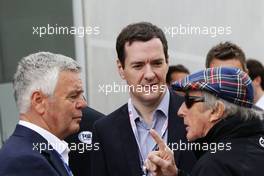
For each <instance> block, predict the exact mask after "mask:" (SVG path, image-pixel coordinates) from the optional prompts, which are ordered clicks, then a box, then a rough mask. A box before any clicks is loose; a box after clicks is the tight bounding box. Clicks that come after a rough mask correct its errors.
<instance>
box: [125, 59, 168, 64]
mask: <svg viewBox="0 0 264 176" xmlns="http://www.w3.org/2000/svg"><path fill="white" fill-rule="evenodd" d="M160 61H164V59H163V58H158V59H154V60H152V61H150V63H153V62H160ZM144 63H145V61H135V62H131V63H130V65H136V64H144Z"/></svg>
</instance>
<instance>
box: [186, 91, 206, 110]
mask: <svg viewBox="0 0 264 176" xmlns="http://www.w3.org/2000/svg"><path fill="white" fill-rule="evenodd" d="M184 102H185V104H186V107H187V108H188V109H190V108H191V107H192V106H193V105H194V103H198V102H204V97H197V96H190V95H189V94H188V93H186V94H185V96H184Z"/></svg>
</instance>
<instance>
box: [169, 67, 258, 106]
mask: <svg viewBox="0 0 264 176" xmlns="http://www.w3.org/2000/svg"><path fill="white" fill-rule="evenodd" d="M172 88H173V89H174V90H177V91H195V90H200V91H206V92H209V93H211V94H213V95H215V96H217V97H220V98H222V99H224V100H226V101H228V102H231V103H234V104H237V105H239V106H243V107H248V108H251V107H252V106H253V86H252V81H251V79H250V78H249V76H248V75H247V73H245V72H243V71H242V70H240V69H238V68H231V67H215V68H208V69H206V70H202V71H199V72H196V73H193V74H191V75H188V76H186V77H185V78H184V79H183V80H181V81H178V82H177V81H176V82H174V83H173V84H172Z"/></svg>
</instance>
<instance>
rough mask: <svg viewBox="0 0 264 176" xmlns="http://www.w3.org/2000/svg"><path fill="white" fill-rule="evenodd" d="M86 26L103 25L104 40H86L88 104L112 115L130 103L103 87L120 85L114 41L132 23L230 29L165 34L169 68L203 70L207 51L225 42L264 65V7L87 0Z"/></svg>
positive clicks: (208, 1) (204, 1) (236, 2)
mask: <svg viewBox="0 0 264 176" xmlns="http://www.w3.org/2000/svg"><path fill="white" fill-rule="evenodd" d="M83 4H84V23H85V25H86V26H98V27H99V28H100V34H99V35H89V36H87V37H86V49H87V57H88V61H87V68H88V72H87V74H88V75H87V79H88V83H87V85H88V96H89V98H88V100H89V105H90V106H91V107H93V108H95V109H97V110H99V111H101V112H104V113H110V112H111V111H113V110H114V109H116V108H117V107H119V106H120V105H122V104H124V103H125V102H126V100H127V95H126V94H117V93H115V94H111V95H109V96H106V95H104V94H102V93H99V92H98V84H106V83H112V82H114V81H115V82H118V81H121V80H120V78H119V75H118V74H117V70H116V66H115V59H116V53H115V39H116V37H117V35H118V33H119V32H120V30H121V29H122V28H123V27H124V26H126V25H127V24H129V23H132V22H138V21H149V22H152V23H154V24H156V25H158V26H159V27H161V28H163V29H164V31H165V28H168V27H169V26H179V25H180V24H181V25H184V26H187V25H190V26H198V27H201V28H202V27H203V26H205V27H210V26H216V27H221V26H222V27H228V26H230V28H231V34H229V35H227V34H226V35H218V36H216V37H212V36H210V35H203V34H201V35H199V34H196V35H195V34H194V35H176V36H173V37H172V36H171V35H169V33H168V32H166V35H167V39H168V42H169V50H170V52H169V53H170V56H171V57H170V64H179V63H181V64H184V65H185V66H187V67H188V68H189V69H190V70H191V71H195V70H199V69H202V68H203V67H204V62H205V56H206V53H207V51H208V50H209V49H210V48H211V47H212V46H213V45H215V44H217V43H218V42H220V41H225V40H229V41H232V42H235V43H237V44H238V45H239V46H241V47H242V49H243V50H244V51H245V53H246V55H247V56H249V57H254V58H257V59H259V60H261V61H262V63H264V50H263V49H262V47H263V46H264V41H263V38H264V33H263V32H264V2H263V1H261V0H255V1H240V0H233V1H230V0H222V1H216V0H214V1H212V0H201V1H190V0H185V1H182V0H133V1H128V0H112V1H104V0H83Z"/></svg>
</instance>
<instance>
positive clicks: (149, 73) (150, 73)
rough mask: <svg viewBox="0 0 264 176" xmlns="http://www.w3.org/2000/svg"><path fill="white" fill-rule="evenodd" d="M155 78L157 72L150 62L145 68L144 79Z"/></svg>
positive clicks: (150, 79)
mask: <svg viewBox="0 0 264 176" xmlns="http://www.w3.org/2000/svg"><path fill="white" fill-rule="evenodd" d="M154 78H155V73H154V72H153V69H152V67H151V66H150V64H147V65H146V68H145V73H144V79H145V80H147V81H152V80H153V79H154Z"/></svg>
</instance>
